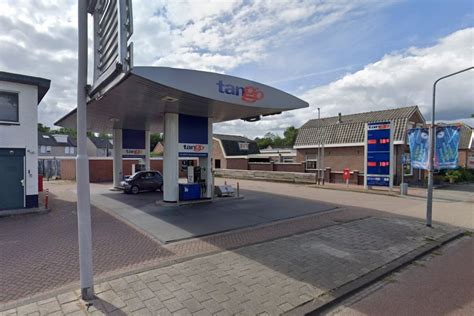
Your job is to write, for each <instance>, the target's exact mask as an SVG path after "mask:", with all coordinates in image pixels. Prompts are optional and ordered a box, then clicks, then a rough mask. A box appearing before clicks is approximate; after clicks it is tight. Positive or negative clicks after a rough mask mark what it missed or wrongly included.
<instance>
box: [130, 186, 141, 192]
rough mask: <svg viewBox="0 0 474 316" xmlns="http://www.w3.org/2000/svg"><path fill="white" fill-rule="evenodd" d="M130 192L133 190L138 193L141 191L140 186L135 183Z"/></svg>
mask: <svg viewBox="0 0 474 316" xmlns="http://www.w3.org/2000/svg"><path fill="white" fill-rule="evenodd" d="M130 192H132V194H138V193H139V192H140V188H139V187H138V186H137V185H134V186H133V187H132V188H131V189H130Z"/></svg>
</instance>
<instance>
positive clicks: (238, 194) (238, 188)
mask: <svg viewBox="0 0 474 316" xmlns="http://www.w3.org/2000/svg"><path fill="white" fill-rule="evenodd" d="M239 196H240V186H239V183H238V182H237V197H239Z"/></svg>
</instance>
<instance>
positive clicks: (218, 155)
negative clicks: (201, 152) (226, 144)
mask: <svg viewBox="0 0 474 316" xmlns="http://www.w3.org/2000/svg"><path fill="white" fill-rule="evenodd" d="M212 158H213V159H214V166H213V167H214V168H215V167H216V159H219V160H220V161H221V169H227V161H226V159H225V157H224V152H223V149H222V147H221V143H220V142H219V141H217V140H215V139H214V140H212Z"/></svg>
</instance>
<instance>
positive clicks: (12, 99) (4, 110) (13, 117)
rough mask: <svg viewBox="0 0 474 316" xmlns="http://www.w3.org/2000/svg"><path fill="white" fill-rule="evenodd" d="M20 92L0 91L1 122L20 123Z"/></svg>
mask: <svg viewBox="0 0 474 316" xmlns="http://www.w3.org/2000/svg"><path fill="white" fill-rule="evenodd" d="M18 112H19V111H18V93H13V92H4V91H0V122H5V123H18V122H19V114H18Z"/></svg>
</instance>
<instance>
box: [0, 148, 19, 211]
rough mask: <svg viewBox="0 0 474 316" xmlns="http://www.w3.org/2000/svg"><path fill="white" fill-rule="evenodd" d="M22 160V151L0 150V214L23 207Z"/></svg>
mask: <svg viewBox="0 0 474 316" xmlns="http://www.w3.org/2000/svg"><path fill="white" fill-rule="evenodd" d="M24 159H25V150H24V149H0V175H1V178H0V212H1V211H2V210H9V209H17V208H24V207H25V176H24V175H25V166H24Z"/></svg>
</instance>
